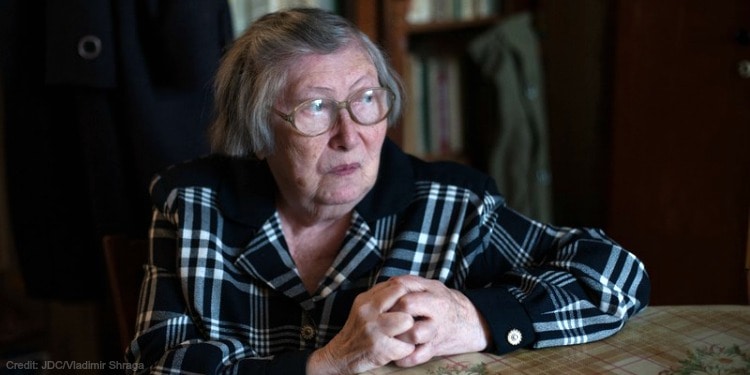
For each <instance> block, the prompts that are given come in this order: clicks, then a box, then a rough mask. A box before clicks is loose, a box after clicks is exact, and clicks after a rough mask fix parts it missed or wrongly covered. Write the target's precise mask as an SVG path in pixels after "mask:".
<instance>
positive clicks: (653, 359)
mask: <svg viewBox="0 0 750 375" xmlns="http://www.w3.org/2000/svg"><path fill="white" fill-rule="evenodd" d="M732 370H737V371H734V372H732ZM365 374H368V375H384V374H392V375H409V374H432V375H469V374H471V375H480V374H535V375H536V374H597V375H598V374H637V375H641V374H654V375H682V374H750V306H651V307H647V308H646V309H645V310H644V311H642V312H641V313H639V314H638V315H637V316H635V317H634V318H633V319H631V320H630V321H628V322H627V323H626V324H625V327H624V328H623V329H622V330H621V331H620V332H619V333H617V334H616V335H614V336H612V337H609V338H607V339H605V340H601V341H598V342H593V343H588V344H582V345H573V346H564V347H556V348H547V349H536V350H519V351H516V352H513V353H510V354H506V355H503V356H495V355H490V354H486V353H469V354H461V355H455V356H447V357H441V358H435V359H433V360H432V361H430V362H427V363H425V364H423V365H421V366H418V367H413V368H406V369H404V368H398V367H395V366H386V367H383V368H380V369H377V370H373V371H369V372H366V373H365Z"/></svg>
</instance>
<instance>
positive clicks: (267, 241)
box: [127, 141, 649, 374]
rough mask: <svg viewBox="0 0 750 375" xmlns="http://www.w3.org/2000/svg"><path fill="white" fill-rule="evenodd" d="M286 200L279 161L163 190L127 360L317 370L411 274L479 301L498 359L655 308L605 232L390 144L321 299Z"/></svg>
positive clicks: (189, 174) (165, 183)
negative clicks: (301, 262)
mask: <svg viewBox="0 0 750 375" xmlns="http://www.w3.org/2000/svg"><path fill="white" fill-rule="evenodd" d="M275 191H276V187H275V183H274V181H273V178H272V177H271V174H270V171H269V170H268V167H267V166H266V164H265V163H264V162H258V161H248V160H237V159H230V158H227V157H223V156H211V157H207V158H204V159H200V160H196V161H192V162H189V163H186V164H183V165H180V166H176V167H174V168H171V169H169V170H167V171H166V172H164V173H163V174H162V175H160V176H159V177H158V178H157V179H156V180H155V182H154V184H153V186H152V197H153V201H154V203H155V207H156V208H155V211H154V217H153V225H152V228H151V244H152V256H151V259H150V262H149V264H148V265H147V267H146V277H145V279H144V282H143V286H142V291H141V298H140V307H139V316H138V322H137V336H136V338H135V340H134V341H133V343H132V345H131V346H130V348H129V350H128V353H127V355H128V358H129V360H130V361H131V362H132V363H134V364H136V365H135V366H134V367H142V368H145V369H146V370H150V371H151V372H153V373H163V374H167V373H169V374H173V373H187V372H193V373H201V374H207V373H211V374H213V373H264V372H266V373H273V372H278V373H295V372H296V373H303V372H304V366H305V361H306V359H307V356H308V355H309V354H310V352H311V351H312V350H314V349H315V348H319V347H321V346H323V345H325V344H326V343H327V342H328V341H329V340H331V338H332V337H333V336H334V335H336V333H337V332H338V331H339V330H340V329H341V327H342V326H343V324H344V322H345V320H346V318H347V316H348V313H349V309H350V307H351V305H352V302H353V300H354V298H355V296H356V295H357V294H359V293H361V292H363V291H365V290H366V289H368V288H370V287H371V286H373V285H374V284H375V283H377V282H380V281H383V280H385V279H387V278H389V277H392V276H395V275H403V274H412V275H421V276H423V277H427V278H432V279H438V280H440V281H442V282H443V283H445V284H446V285H447V286H449V287H451V288H455V289H458V290H461V291H462V292H464V293H465V294H466V295H467V296H468V297H469V299H470V300H471V301H472V302H473V303H474V304H475V306H476V307H477V308H478V309H479V311H480V312H481V313H482V314H483V315H484V317H485V319H486V320H487V321H488V323H489V326H490V328H491V330H492V334H493V340H494V345H493V347H492V348H491V350H492V351H493V352H495V353H505V352H509V351H512V350H514V349H517V348H521V347H534V348H542V347H549V346H557V345H569V344H578V343H585V342H589V341H593V340H598V339H602V338H605V337H607V336H610V335H612V334H614V333H616V332H617V331H618V330H619V329H620V328H622V326H623V324H624V323H625V321H626V320H627V319H628V318H630V317H631V316H633V315H634V314H635V313H637V312H638V311H640V310H641V309H643V308H644V307H645V306H646V304H647V302H648V297H649V280H648V276H647V274H646V271H645V269H644V266H643V264H642V263H641V262H640V261H639V260H638V259H637V258H636V257H635V256H634V255H633V254H631V253H629V252H627V251H625V250H624V249H623V248H621V247H620V246H618V245H617V244H616V243H615V242H613V241H612V240H611V239H609V238H608V237H606V236H605V235H604V233H602V232H601V231H599V230H594V229H571V228H557V227H553V226H549V225H545V224H542V223H538V222H535V221H533V220H530V219H528V218H526V217H523V216H522V215H520V214H518V213H516V212H514V211H513V210H511V209H510V208H508V207H506V205H505V204H504V200H503V198H502V197H501V196H500V195H499V194H498V192H497V191H496V188H495V185H494V183H493V181H492V180H491V179H490V178H488V177H487V176H485V175H482V174H480V173H477V172H475V171H472V170H470V169H468V168H466V167H464V166H461V165H457V164H450V163H425V162H423V161H420V160H418V159H415V158H412V157H410V156H407V155H406V154H404V153H402V152H401V151H400V150H399V149H398V148H397V147H396V146H395V145H393V144H392V143H391V142H389V141H386V143H385V145H384V148H383V151H382V158H381V164H380V174H379V177H378V180H377V183H376V185H375V186H374V188H373V189H372V191H370V192H369V194H368V195H367V196H366V197H365V199H364V200H363V201H362V202H360V203H359V204H358V205H357V207H356V209H355V212H354V215H353V218H352V223H351V227H350V229H349V231H348V233H347V235H346V238H345V240H344V243H343V244H342V247H341V249H340V252H339V255H338V257H337V258H336V260H335V261H334V263H333V265H332V266H331V268H330V269H329V270H328V273H327V274H326V277H325V279H324V280H323V282H322V283H321V284H320V286H319V288H318V290H317V292H316V293H315V294H314V295H310V294H309V293H308V292H307V291H306V289H305V288H304V286H303V284H302V281H301V279H300V278H299V277H298V276H297V273H296V271H295V266H294V262H293V260H292V258H291V256H290V254H289V252H288V250H287V248H286V244H285V242H284V237H283V234H282V231H281V224H280V220H279V216H278V214H277V212H276V210H275V207H274V194H275ZM511 331H513V334H510V333H511ZM519 333H520V335H519Z"/></svg>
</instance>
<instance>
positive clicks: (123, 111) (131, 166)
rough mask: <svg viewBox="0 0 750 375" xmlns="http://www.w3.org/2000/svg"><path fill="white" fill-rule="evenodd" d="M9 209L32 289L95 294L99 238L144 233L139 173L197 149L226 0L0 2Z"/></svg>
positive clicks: (223, 35) (99, 277)
mask: <svg viewBox="0 0 750 375" xmlns="http://www.w3.org/2000/svg"><path fill="white" fill-rule="evenodd" d="M0 6H1V7H2V10H3V13H5V15H4V16H0V17H2V18H3V19H0V21H2V22H0V23H2V24H3V26H0V28H1V29H0V34H2V35H0V43H2V45H0V47H2V54H0V60H1V61H0V62H2V76H1V78H2V82H3V88H2V92H3V93H4V95H3V96H4V103H3V106H4V112H5V118H4V124H5V140H6V144H5V145H4V150H5V152H6V160H7V184H8V186H7V187H8V198H9V201H10V202H9V206H10V220H11V225H12V229H13V234H14V237H15V247H16V249H17V255H18V261H19V264H20V266H21V268H22V274H23V276H24V281H25V283H26V287H27V289H28V292H29V294H30V295H31V296H34V297H44V298H60V299H90V298H98V297H100V296H101V295H102V293H103V291H104V290H105V288H104V287H105V286H106V282H105V280H106V279H105V278H104V271H103V270H104V267H103V265H102V264H103V262H102V257H101V245H100V243H101V237H102V235H104V234H109V233H124V234H131V235H138V236H144V237H145V236H146V231H147V227H148V223H149V220H150V206H149V203H148V199H147V196H148V183H149V181H150V178H151V176H152V174H153V173H154V172H155V171H157V170H158V169H161V168H163V167H165V166H168V165H170V164H173V163H176V162H179V161H182V160H185V159H191V158H195V157H197V156H200V155H203V154H205V153H207V152H208V151H209V150H208V145H207V142H206V137H205V136H206V134H205V133H206V128H207V126H208V124H209V122H210V120H211V117H212V105H213V104H212V100H213V99H212V93H211V80H212V77H213V74H214V70H215V69H216V67H217V65H218V62H219V59H220V57H221V54H222V52H223V51H224V48H225V47H226V45H227V44H228V43H230V42H231V40H232V28H231V17H230V14H229V9H228V6H227V3H226V2H225V1H212V0H162V1H160V0H146V1H144V0H47V1H27V0H9V1H6V0H0Z"/></svg>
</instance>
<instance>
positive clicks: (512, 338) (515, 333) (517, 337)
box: [508, 328, 523, 346]
mask: <svg viewBox="0 0 750 375" xmlns="http://www.w3.org/2000/svg"><path fill="white" fill-rule="evenodd" d="M521 340H523V334H521V331H519V330H517V329H515V328H514V329H511V330H510V332H508V344H511V345H513V346H516V345H518V344H520V343H521Z"/></svg>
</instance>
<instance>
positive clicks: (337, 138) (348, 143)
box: [331, 108, 360, 149]
mask: <svg viewBox="0 0 750 375" xmlns="http://www.w3.org/2000/svg"><path fill="white" fill-rule="evenodd" d="M359 126H360V125H359V124H357V123H356V122H355V121H354V120H353V119H352V117H351V115H350V114H349V111H347V110H346V108H340V109H339V111H338V114H337V116H336V124H335V125H334V127H333V133H332V134H331V144H332V146H333V147H334V148H338V149H349V148H351V147H352V146H353V145H355V144H356V141H357V137H358V134H359Z"/></svg>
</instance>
